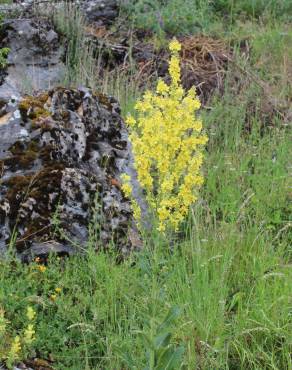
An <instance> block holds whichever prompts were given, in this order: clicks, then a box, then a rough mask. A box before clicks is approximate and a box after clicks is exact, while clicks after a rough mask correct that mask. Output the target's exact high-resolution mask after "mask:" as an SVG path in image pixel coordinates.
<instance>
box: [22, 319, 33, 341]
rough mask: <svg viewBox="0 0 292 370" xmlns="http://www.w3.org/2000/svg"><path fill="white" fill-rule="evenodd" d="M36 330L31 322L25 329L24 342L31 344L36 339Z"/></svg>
mask: <svg viewBox="0 0 292 370" xmlns="http://www.w3.org/2000/svg"><path fill="white" fill-rule="evenodd" d="M34 335H35V330H34V327H33V325H32V324H29V325H28V326H27V328H26V329H25V331H24V337H23V342H24V343H25V344H27V345H30V344H31V343H32V342H33V341H34V340H35V338H34Z"/></svg>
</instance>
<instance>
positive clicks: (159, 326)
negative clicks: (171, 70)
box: [0, 0, 292, 370]
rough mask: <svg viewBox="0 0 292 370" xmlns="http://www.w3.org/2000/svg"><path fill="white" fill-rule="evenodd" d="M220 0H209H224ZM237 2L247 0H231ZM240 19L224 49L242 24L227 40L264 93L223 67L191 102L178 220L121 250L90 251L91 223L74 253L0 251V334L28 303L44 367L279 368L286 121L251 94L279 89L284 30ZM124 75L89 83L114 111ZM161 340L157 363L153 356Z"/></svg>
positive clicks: (288, 296)
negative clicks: (200, 144) (187, 165)
mask: <svg viewBox="0 0 292 370" xmlns="http://www.w3.org/2000/svg"><path fill="white" fill-rule="evenodd" d="M206 3H207V2H206ZM220 3H221V8H220V11H222V9H223V8H222V6H223V5H224V4H227V5H228V6H230V4H231V1H227V0H226V1H223V0H222V1H220ZM234 3H235V2H234ZM244 3H245V6H246V5H247V4H248V3H251V2H243V1H242V2H241V1H239V2H236V4H237V6H239V5H240V4H242V5H244ZM218 4H219V2H218ZM253 4H255V2H253ZM258 4H264V3H263V2H262V3H260V2H258ZM270 4H271V5H273V4H274V2H270ZM283 4H284V5H285V4H286V5H289V2H287V3H285V1H283ZM227 5H226V7H227ZM226 9H227V8H226ZM217 11H218V12H219V8H218V9H217ZM234 14H236V12H235V13H234ZM271 17H272V16H271ZM273 17H274V15H273ZM210 22H211V20H210ZM248 22H250V23H247V24H249V27H248V28H247V29H244V27H243V24H242V23H241V22H238V23H237V24H234V25H232V27H231V28H229V29H228V32H227V34H225V37H226V39H227V40H232V41H230V42H233V45H234V47H235V48H236V47H237V45H239V44H240V40H242V39H246V37H251V44H252V51H251V54H250V58H244V57H242V56H241V55H240V53H239V47H238V56H237V57H236V63H237V65H238V67H239V68H241V69H240V71H241V72H242V69H243V70H247V71H252V73H253V74H255V75H256V76H258V77H260V78H261V79H263V80H264V81H265V83H267V84H268V86H269V92H268V94H267V92H266V91H264V89H263V87H262V86H259V84H258V83H257V81H255V80H253V78H251V77H250V76H249V75H246V74H244V73H243V74H242V73H241V74H240V78H238V70H233V69H232V68H230V71H229V74H228V76H227V78H226V86H225V91H224V94H223V95H218V94H217V95H216V94H215V96H214V97H213V98H212V100H211V101H210V102H209V103H208V107H209V109H203V110H202V118H203V122H204V125H205V128H206V131H207V134H208V136H209V143H208V147H207V150H206V161H205V165H204V173H205V184H204V186H203V188H202V191H201V197H200V200H199V201H198V203H197V204H196V205H195V206H194V207H193V208H192V210H191V211H190V214H189V217H188V219H187V220H186V222H185V224H184V226H183V228H182V230H181V233H180V234H179V235H176V236H175V237H174V236H166V237H164V236H162V235H160V234H159V233H158V232H156V231H155V230H153V232H152V233H151V234H150V235H149V233H148V234H147V235H145V237H144V249H143V250H142V252H140V253H137V254H133V255H131V256H130V257H129V258H128V259H126V260H125V261H123V262H122V263H117V255H116V252H115V251H114V246H113V249H112V250H110V251H108V252H106V253H104V252H100V253H98V254H97V253H95V252H94V245H95V238H94V234H92V237H91V238H90V240H89V241H88V245H87V252H86V254H84V255H81V256H73V257H71V258H70V259H58V258H56V257H54V256H52V257H51V258H50V260H49V262H48V265H47V266H46V268H43V269H42V268H40V265H39V264H38V263H37V262H33V263H32V264H30V265H23V264H21V263H20V262H19V261H17V260H16V259H15V258H13V257H7V259H6V260H5V259H2V260H0V308H3V309H4V310H5V317H6V319H7V320H8V321H9V324H8V329H7V333H6V340H9V339H10V338H14V337H15V335H17V334H18V333H19V330H20V328H23V327H24V326H25V325H26V320H27V319H26V317H25V311H26V308H27V306H28V305H29V306H32V307H33V308H34V309H35V310H36V312H37V316H36V326H35V328H36V341H35V342H34V344H33V348H32V352H31V356H32V357H34V356H37V357H40V358H44V359H49V358H50V359H51V360H53V362H52V366H53V368H55V369H60V370H61V369H72V370H80V369H109V370H111V369H112V370H116V369H137V370H140V369H151V370H154V369H156V370H164V369H168V370H170V369H179V368H183V369H200V370H210V369H211V370H225V369H226V370H227V369H228V370H238V369H243V370H246V369H253V370H262V369H273V370H289V369H291V368H292V359H291V353H292V334H291V333H292V318H291V312H292V264H291V256H292V249H291V244H292V180H291V179H292V161H291V158H292V145H291V139H292V134H291V125H290V122H289V121H288V122H287V120H286V119H284V118H283V116H281V115H279V114H278V113H277V112H275V111H273V109H272V110H271V111H270V110H269V111H268V112H265V111H263V107H262V104H263V102H265V101H268V104H270V105H271V103H270V100H269V99H270V98H271V96H270V95H273V96H275V94H276V97H277V98H279V97H280V98H281V99H283V100H287V99H289V98H291V85H290V84H289V76H290V74H289V73H290V72H289V68H288V64H287V60H288V59H289V58H288V56H289V53H290V51H289V47H288V45H290V42H291V32H290V31H289V27H288V26H287V25H285V24H283V23H279V22H278V21H277V22H276V23H275V22H274V18H273V19H270V22H269V23H266V24H265V25H259V24H257V23H256V22H253V21H248ZM287 27H288V28H287ZM64 32H65V33H66V32H68V31H66V30H64ZM268 45H273V47H268ZM75 51H76V50H75ZM77 51H78V50H77ZM89 53H90V51H89ZM235 54H237V52H236V50H235ZM72 55H73V59H72V60H74V58H75V60H76V53H75V52H74V53H73V54H72ZM79 55H80V53H79ZM77 59H78V60H79V57H77ZM79 61H80V60H79ZM70 63H71V62H70ZM72 63H73V64H71V67H72V66H73V67H74V63H75V62H72ZM89 64H90V66H91V67H92V66H93V65H92V64H91V63H89ZM91 67H90V68H89V67H88V66H86V67H85V69H86V71H87V73H88V74H90V73H93V72H92V71H94V69H91ZM94 68H95V67H94ZM234 68H236V67H234ZM90 71H91V72H90ZM74 73H76V71H75V72H74ZM72 76H73V77H72ZM84 76H85V75H83V77H82V78H85V77H84ZM234 76H237V78H236V79H235V77H234ZM248 76H249V77H248ZM252 76H253V75H252ZM132 77H133V78H132V79H130V81H132V82H131V84H128V81H129V80H128V76H124V75H122V74H119V73H117V75H114V74H113V75H108V76H107V77H106V78H105V79H104V81H103V84H102V85H100V86H99V89H100V90H103V91H105V92H107V93H110V94H112V95H114V96H116V97H117V98H118V99H119V100H120V102H121V106H122V112H123V114H124V115H125V114H126V113H127V112H128V111H132V109H133V105H134V101H135V99H136V98H137V97H139V96H140V94H141V91H140V90H139V89H138V87H137V84H136V82H135V78H134V75H132ZM79 78H80V75H79ZM71 79H73V80H74V79H75V81H76V74H75V75H71ZM83 81H85V80H83ZM98 81H100V80H98V79H96V80H95V82H94V83H95V84H96V86H98ZM85 82H86V81H85ZM92 87H95V86H92ZM91 226H93V227H94V226H96V225H91ZM56 288H57V290H56ZM58 288H60V291H59V289H58ZM0 346H1V343H0ZM167 349H170V352H169V353H170V354H171V355H172V358H171V360H169V366H165V365H161V364H162V360H161V357H162V354H163V353H167Z"/></svg>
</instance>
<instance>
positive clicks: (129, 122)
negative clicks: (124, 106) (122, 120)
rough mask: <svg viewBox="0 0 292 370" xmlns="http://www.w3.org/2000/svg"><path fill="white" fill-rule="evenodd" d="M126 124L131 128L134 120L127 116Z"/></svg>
mask: <svg viewBox="0 0 292 370" xmlns="http://www.w3.org/2000/svg"><path fill="white" fill-rule="evenodd" d="M126 123H127V125H129V126H133V125H135V123H136V120H135V118H134V117H132V116H128V117H127V119H126Z"/></svg>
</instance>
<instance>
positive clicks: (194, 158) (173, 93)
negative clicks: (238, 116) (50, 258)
mask: <svg viewBox="0 0 292 370" xmlns="http://www.w3.org/2000/svg"><path fill="white" fill-rule="evenodd" d="M169 48H170V51H171V58H170V61H169V74H170V77H171V83H170V85H167V84H166V83H165V82H164V81H162V80H159V81H158V83H157V88H156V94H153V93H151V92H149V91H148V92H146V93H145V94H144V96H143V98H142V99H141V100H140V101H138V102H137V103H136V105H135V109H136V111H137V119H136V120H134V119H133V118H132V122H134V121H135V125H132V126H131V133H130V140H131V143H132V148H133V154H134V158H135V168H136V170H137V177H138V181H139V183H140V185H141V187H142V188H143V190H144V192H145V194H146V200H147V203H148V205H149V207H150V208H152V211H153V213H154V214H156V215H157V219H158V230H160V231H161V232H165V230H166V229H167V228H173V229H174V230H177V228H178V227H179V225H180V224H181V222H182V221H183V220H184V218H185V217H186V215H187V212H188V210H189V208H190V206H191V205H192V204H193V203H194V202H195V201H196V200H197V193H198V189H199V188H200V186H201V185H202V183H203V177H202V175H201V173H200V169H201V166H202V162H203V154H202V152H203V149H204V148H203V147H204V145H205V144H206V142H207V140H208V138H207V137H206V136H205V135H204V134H202V121H201V119H200V118H199V117H197V115H196V113H197V110H198V109H199V108H200V106H201V103H200V101H199V99H198V97H197V96H196V91H195V89H194V88H193V89H191V90H189V91H185V90H184V89H183V87H182V86H181V82H180V80H181V76H180V74H181V71H180V59H179V54H178V52H179V51H180V50H181V45H180V43H179V42H178V41H177V40H176V39H174V40H172V41H171V43H170V45H169ZM128 119H129V118H128ZM130 122H131V119H130ZM123 190H124V192H125V193H127V194H128V196H129V197H130V196H132V195H131V193H132V188H131V185H130V179H129V178H126V177H123ZM132 209H133V213H134V217H135V218H136V219H139V218H140V217H141V210H140V208H139V207H138V205H137V203H136V201H135V200H134V199H132Z"/></svg>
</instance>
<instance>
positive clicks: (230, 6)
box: [213, 0, 292, 19]
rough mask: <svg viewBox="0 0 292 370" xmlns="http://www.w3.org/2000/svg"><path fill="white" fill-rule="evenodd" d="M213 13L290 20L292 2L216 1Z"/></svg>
mask: <svg viewBox="0 0 292 370" xmlns="http://www.w3.org/2000/svg"><path fill="white" fill-rule="evenodd" d="M213 6H214V9H215V11H220V12H223V13H225V14H226V15H231V17H232V16H233V15H234V14H236V15H237V14H240V13H242V14H246V15H247V16H249V17H256V18H259V17H262V16H271V15H273V16H275V17H281V18H286V17H289V14H290V19H291V14H292V2H291V1H290V0H270V1H268V0H216V1H214V2H213Z"/></svg>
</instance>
